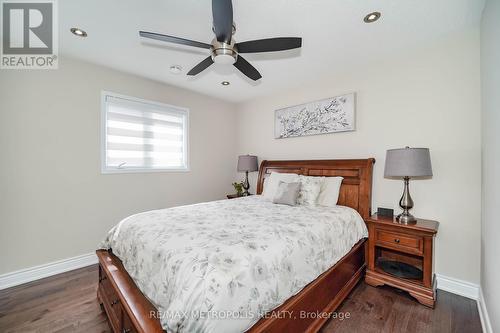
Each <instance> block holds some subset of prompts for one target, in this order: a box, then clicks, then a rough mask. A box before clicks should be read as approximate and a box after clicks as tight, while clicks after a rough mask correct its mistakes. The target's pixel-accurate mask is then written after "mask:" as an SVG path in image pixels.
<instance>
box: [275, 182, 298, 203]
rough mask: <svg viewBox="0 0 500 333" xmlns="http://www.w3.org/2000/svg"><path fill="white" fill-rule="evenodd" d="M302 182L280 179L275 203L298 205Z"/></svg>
mask: <svg viewBox="0 0 500 333" xmlns="http://www.w3.org/2000/svg"><path fill="white" fill-rule="evenodd" d="M299 190H300V182H297V183H285V182H282V181H280V182H279V184H278V188H277V190H276V194H275V195H274V198H273V203H275V204H282V205H289V206H295V205H297V198H298V196H299Z"/></svg>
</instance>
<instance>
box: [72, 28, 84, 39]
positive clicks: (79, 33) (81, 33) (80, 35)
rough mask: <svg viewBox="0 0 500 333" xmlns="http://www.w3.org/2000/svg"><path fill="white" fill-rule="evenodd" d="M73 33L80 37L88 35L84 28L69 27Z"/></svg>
mask: <svg viewBox="0 0 500 333" xmlns="http://www.w3.org/2000/svg"><path fill="white" fill-rule="evenodd" d="M69 30H70V31H71V32H72V33H73V35H75V36H78V37H87V33H86V32H85V31H83V30H82V29H80V28H71V29H69Z"/></svg>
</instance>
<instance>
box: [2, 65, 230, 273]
mask: <svg viewBox="0 0 500 333" xmlns="http://www.w3.org/2000/svg"><path fill="white" fill-rule="evenodd" d="M101 90H109V91H113V92H117V93H122V94H126V95H130V96H135V97H140V98H145V99H150V100H153V101H159V102H164V103H169V104H174V105H179V106H183V107H188V108H189V109H190V110H191V113H190V165H191V172H187V173H150V174H112V175H103V174H101V173H100V111H101V110H100V97H101ZM235 116H236V115H235V112H234V105H232V104H228V103H225V102H221V101H218V100H216V99H213V98H209V97H206V96H202V95H199V94H196V93H193V92H189V91H187V90H183V89H180V88H175V87H172V86H167V85H164V84H160V83H156V82H153V81H149V80H145V79H142V78H139V77H135V76H132V75H128V74H123V73H120V72H117V71H113V70H110V69H106V68H103V67H99V66H95V65H90V64H87V63H84V62H80V61H76V60H70V59H65V58H63V59H61V63H60V69H59V70H53V71H44V70H40V71H7V70H2V71H1V73H0V161H1V163H0V274H1V273H5V272H10V271H14V270H17V269H21V268H26V267H31V266H34V265H38V264H44V263H47V262H51V261H54V260H57V259H63V258H68V257H73V256H76V255H80V254H84V253H89V252H92V251H94V250H95V249H96V247H97V245H98V243H99V242H100V240H101V239H102V238H103V237H104V236H105V233H106V231H107V230H109V228H111V226H112V225H114V224H116V223H117V222H118V221H119V220H120V219H121V218H123V217H125V216H127V215H130V214H132V213H136V212H140V211H145V210H150V209H155V208H162V207H168V206H174V205H180V204H187V203H193V202H200V201H208V200H214V199H219V198H223V197H224V195H225V194H226V193H228V191H231V185H230V184H231V182H232V181H233V175H234V168H235V163H236V160H235V152H236V146H235V144H234V137H235V134H236V133H235V129H234V124H235V122H236V119H235Z"/></svg>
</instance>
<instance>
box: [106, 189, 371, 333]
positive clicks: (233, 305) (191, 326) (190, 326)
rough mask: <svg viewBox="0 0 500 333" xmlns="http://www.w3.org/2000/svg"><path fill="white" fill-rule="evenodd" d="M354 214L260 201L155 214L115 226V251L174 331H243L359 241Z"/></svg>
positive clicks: (362, 229)
mask: <svg viewBox="0 0 500 333" xmlns="http://www.w3.org/2000/svg"><path fill="white" fill-rule="evenodd" d="M367 235H368V231H367V229H366V226H365V223H364V222H363V219H362V218H361V216H360V215H359V214H358V212H357V211H355V210H354V209H351V208H348V207H343V206H337V207H319V206H315V207H309V206H294V207H291V206H286V205H277V204H273V203H271V202H270V201H268V200H266V199H265V198H263V197H262V196H260V195H255V196H250V197H243V198H238V199H232V200H221V201H213V202H206V203H200V204H195V205H188V206H181V207H174V208H167V209H161V210H154V211H149V212H144V213H140V214H136V215H132V216H130V217H128V218H126V219H124V220H122V221H121V222H120V223H118V224H117V225H116V226H115V227H113V228H112V229H111V230H110V231H109V233H108V235H107V237H106V239H105V240H104V241H103V243H102V244H101V248H103V249H112V251H113V254H114V255H116V256H117V257H118V258H120V259H121V260H122V262H123V265H124V267H125V269H126V270H127V272H128V273H129V275H130V276H131V277H132V279H133V280H134V282H135V283H136V285H137V286H138V288H139V289H140V290H141V291H142V293H143V294H144V295H145V296H146V297H147V298H148V299H149V300H150V301H151V302H152V303H153V304H154V305H155V306H156V308H157V309H158V313H157V314H155V316H158V318H159V319H160V322H161V324H162V327H163V328H164V329H165V330H167V331H168V332H217V333H223V332H228V333H230V332H231V333H232V332H244V331H246V330H247V329H249V328H250V327H251V326H252V325H254V324H255V323H256V322H257V321H258V320H259V319H260V318H261V317H262V316H263V315H265V314H266V313H267V312H269V311H271V310H273V309H274V308H276V307H278V306H280V305H281V304H283V303H284V302H285V301H286V300H287V299H288V298H290V297H292V296H293V295H295V294H297V293H298V292H299V291H301V290H302V289H303V288H304V287H305V286H306V285H307V284H309V283H310V282H312V281H313V280H314V279H316V278H317V277H318V276H319V275H321V274H322V273H324V272H325V271H327V270H328V269H329V268H330V267H332V266H333V265H335V263H336V262H338V261H339V260H340V259H341V258H342V257H343V256H344V255H346V254H347V253H348V252H349V251H350V250H351V248H352V247H353V246H354V245H355V244H356V243H357V242H358V241H359V240H361V239H362V238H364V237H367Z"/></svg>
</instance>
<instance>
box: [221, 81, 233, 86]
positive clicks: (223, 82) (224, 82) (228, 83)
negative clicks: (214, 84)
mask: <svg viewBox="0 0 500 333" xmlns="http://www.w3.org/2000/svg"><path fill="white" fill-rule="evenodd" d="M220 84H222V85H223V86H228V85H230V84H231V82H229V81H222V82H221V83H220Z"/></svg>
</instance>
